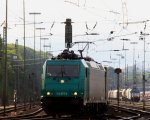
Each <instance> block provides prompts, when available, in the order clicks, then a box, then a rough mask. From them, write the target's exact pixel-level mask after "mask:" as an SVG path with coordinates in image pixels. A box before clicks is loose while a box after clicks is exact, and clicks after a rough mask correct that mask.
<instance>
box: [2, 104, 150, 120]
mask: <svg viewBox="0 0 150 120" xmlns="http://www.w3.org/2000/svg"><path fill="white" fill-rule="evenodd" d="M22 107H23V106H22ZM19 109H20V110H22V109H21V108H19ZM19 109H18V110H17V111H18V112H19V111H20V110H19ZM7 110H8V111H11V110H14V108H13V107H12V108H9V109H7ZM149 117H150V112H146V111H142V110H137V109H133V108H132V109H131V108H129V107H125V106H120V107H119V109H118V106H116V105H110V106H109V108H108V111H107V112H106V113H104V114H94V113H92V114H87V113H82V114H75V115H56V116H55V117H53V116H49V115H47V114H46V113H45V112H44V111H43V110H42V108H40V107H35V108H34V109H33V110H26V111H24V112H23V113H22V114H17V115H14V116H11V115H9V116H0V120H20V119H25V120H31V119H32V120H58V119H59V120H66V119H68V120H91V119H92V120H93V119H94V120H149Z"/></svg>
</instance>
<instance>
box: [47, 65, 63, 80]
mask: <svg viewBox="0 0 150 120" xmlns="http://www.w3.org/2000/svg"><path fill="white" fill-rule="evenodd" d="M46 75H47V76H49V77H59V76H61V66H60V65H47V69H46Z"/></svg>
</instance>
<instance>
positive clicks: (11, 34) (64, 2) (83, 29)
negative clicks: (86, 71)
mask: <svg viewBox="0 0 150 120" xmlns="http://www.w3.org/2000/svg"><path fill="white" fill-rule="evenodd" d="M24 1H25V21H26V46H28V47H31V48H34V37H33V36H34V24H33V23H34V16H33V15H30V14H29V13H31V12H39V13H41V14H40V15H36V16H35V22H36V23H37V24H36V25H35V26H36V28H39V27H42V28H45V30H42V31H41V35H42V37H44V38H48V39H49V40H46V41H45V43H44V41H42V43H41V46H42V50H44V47H43V45H44V44H45V45H49V46H51V48H46V50H47V51H53V52H52V53H53V54H54V55H56V54H58V53H59V52H60V51H61V50H63V49H64V48H65V43H64V42H65V37H64V35H65V31H64V30H65V25H64V24H63V23H62V22H64V21H65V20H66V18H71V19H72V22H73V23H72V27H73V42H76V41H89V42H93V43H94V44H90V46H89V49H85V52H84V55H85V56H91V57H92V58H94V59H95V60H96V61H98V62H101V63H103V64H107V65H111V66H114V67H124V66H125V64H124V63H125V61H126V63H127V64H128V65H129V66H130V65H133V60H134V61H135V60H136V63H137V64H138V65H139V67H141V68H142V61H143V60H144V59H143V58H144V49H143V48H144V42H143V41H141V40H139V38H140V36H141V35H140V33H141V32H143V33H144V30H145V33H148V34H149V32H150V21H149V20H150V14H149V11H150V7H149V5H150V1H149V0H24ZM5 2H6V0H0V34H1V35H3V32H2V31H3V26H4V24H3V23H4V21H5V18H6V17H5V9H6V8H5ZM144 21H147V22H144ZM41 22H42V24H39V23H41ZM144 28H145V29H144ZM23 32H24V31H23V0H8V43H15V41H16V39H18V41H19V44H20V45H23V42H24V41H23ZM50 33H51V34H52V35H51V34H50ZM86 33H89V34H90V33H97V34H98V35H86ZM35 34H36V36H37V37H36V42H35V48H36V50H40V38H39V35H40V31H39V30H36V31H35ZM111 38H113V39H111ZM122 39H129V40H130V41H123V40H122ZM149 39H150V36H149V35H147V36H145V41H146V42H145V48H146V49H145V51H146V52H145V55H146V60H145V61H146V62H145V63H146V67H149V63H150V61H149V59H150V58H149V56H150V55H149V54H150V52H149V51H150V50H149ZM133 42H137V43H138V44H131V43H133ZM123 44H124V45H123ZM84 46H85V44H81V45H74V46H73V48H72V49H74V50H78V49H83V48H84ZM123 48H124V49H129V50H128V51H126V55H125V51H123V50H122V49H123ZM113 50H120V51H119V52H116V51H113ZM120 54H121V56H120ZM123 56H124V57H123ZM125 56H126V57H125ZM125 58H126V59H125ZM106 61H110V62H106Z"/></svg>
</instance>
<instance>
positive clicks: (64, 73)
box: [46, 65, 79, 77]
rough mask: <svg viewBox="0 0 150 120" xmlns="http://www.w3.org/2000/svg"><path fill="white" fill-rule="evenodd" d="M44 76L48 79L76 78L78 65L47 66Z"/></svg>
mask: <svg viewBox="0 0 150 120" xmlns="http://www.w3.org/2000/svg"><path fill="white" fill-rule="evenodd" d="M46 74H47V76H49V77H78V76H79V65H47V69H46Z"/></svg>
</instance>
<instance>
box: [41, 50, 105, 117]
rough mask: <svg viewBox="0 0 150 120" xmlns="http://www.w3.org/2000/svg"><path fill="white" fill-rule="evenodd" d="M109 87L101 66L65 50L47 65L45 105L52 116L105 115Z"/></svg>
mask: <svg viewBox="0 0 150 120" xmlns="http://www.w3.org/2000/svg"><path fill="white" fill-rule="evenodd" d="M106 83H107V81H106V79H105V69H104V67H103V66H102V65H101V64H99V63H97V62H95V61H94V60H92V59H91V58H81V57H79V56H78V55H76V54H74V52H73V51H68V50H64V51H63V52H62V53H61V54H60V55H58V56H57V57H56V58H54V59H48V60H46V61H45V63H44V65H43V74H42V90H41V105H42V107H43V109H44V111H45V112H46V113H48V114H52V115H56V114H68V113H69V114H70V113H77V112H81V111H88V112H95V113H97V112H104V111H105V110H106V108H107V87H106Z"/></svg>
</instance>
